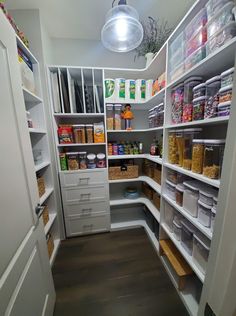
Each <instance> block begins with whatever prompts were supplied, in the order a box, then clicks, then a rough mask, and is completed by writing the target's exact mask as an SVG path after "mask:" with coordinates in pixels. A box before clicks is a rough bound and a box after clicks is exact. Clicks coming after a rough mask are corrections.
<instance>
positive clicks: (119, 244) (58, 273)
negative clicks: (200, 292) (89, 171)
mask: <svg viewBox="0 0 236 316" xmlns="http://www.w3.org/2000/svg"><path fill="white" fill-rule="evenodd" d="M53 277H54V281H55V287H56V293H57V300H56V306H55V311H54V316H185V315H186V316H187V315H188V313H187V311H186V310H185V307H184V305H183V303H182V301H181V300H180V298H179V296H178V294H177V292H176V290H175V288H174V286H173V285H172V283H171V281H170V279H169V277H168V275H167V273H166V272H165V268H164V267H163V266H162V263H161V261H160V259H159V258H158V256H157V254H156V253H155V251H154V249H153V247H152V245H151V243H150V241H149V239H148V237H147V235H146V233H145V231H144V229H142V228H140V229H139V228H138V229H132V230H125V231H119V232H112V233H107V234H99V235H91V236H86V237H80V238H73V239H69V240H66V241H64V242H62V246H61V247H60V249H59V253H58V256H57V258H56V261H55V264H54V268H53Z"/></svg>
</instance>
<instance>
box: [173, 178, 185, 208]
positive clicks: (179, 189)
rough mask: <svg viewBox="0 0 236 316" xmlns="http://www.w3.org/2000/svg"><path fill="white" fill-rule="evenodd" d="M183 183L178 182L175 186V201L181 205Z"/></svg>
mask: <svg viewBox="0 0 236 316" xmlns="http://www.w3.org/2000/svg"><path fill="white" fill-rule="evenodd" d="M183 196H184V185H183V184H181V183H179V184H177V186H176V187H175V201H176V203H177V204H178V205H180V206H183Z"/></svg>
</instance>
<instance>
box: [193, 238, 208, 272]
mask: <svg viewBox="0 0 236 316" xmlns="http://www.w3.org/2000/svg"><path fill="white" fill-rule="evenodd" d="M209 252H210V240H209V239H207V238H206V237H204V236H202V235H200V234H194V236H193V261H194V263H195V264H196V266H197V267H198V268H199V270H200V271H201V272H202V273H203V274H205V273H206V267H207V262H208V256H209Z"/></svg>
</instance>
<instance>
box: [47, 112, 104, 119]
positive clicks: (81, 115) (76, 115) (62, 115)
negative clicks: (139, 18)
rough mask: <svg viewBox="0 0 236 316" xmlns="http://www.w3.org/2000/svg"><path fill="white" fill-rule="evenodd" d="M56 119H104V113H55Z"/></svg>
mask: <svg viewBox="0 0 236 316" xmlns="http://www.w3.org/2000/svg"><path fill="white" fill-rule="evenodd" d="M53 116H54V117H55V118H96V117H101V118H103V117H104V113H53Z"/></svg>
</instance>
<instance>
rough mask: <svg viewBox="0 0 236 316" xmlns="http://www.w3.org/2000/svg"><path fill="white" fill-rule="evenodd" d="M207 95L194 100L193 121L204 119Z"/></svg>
mask: <svg viewBox="0 0 236 316" xmlns="http://www.w3.org/2000/svg"><path fill="white" fill-rule="evenodd" d="M205 102H206V97H199V98H197V99H194V100H193V121H200V120H203V119H204V109H205Z"/></svg>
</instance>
